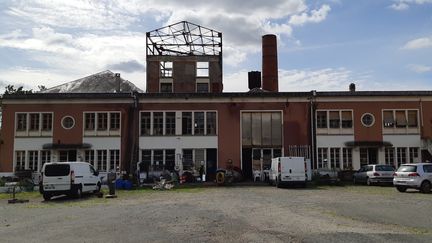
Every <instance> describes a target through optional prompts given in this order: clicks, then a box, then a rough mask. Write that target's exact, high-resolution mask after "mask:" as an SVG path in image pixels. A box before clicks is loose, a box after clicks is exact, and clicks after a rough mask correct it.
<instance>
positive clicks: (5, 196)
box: [0, 191, 42, 200]
mask: <svg viewBox="0 0 432 243" xmlns="http://www.w3.org/2000/svg"><path fill="white" fill-rule="evenodd" d="M11 198H12V194H11V193H0V200H2V199H6V200H7V199H11ZM15 198H18V199H28V200H31V199H36V198H42V195H41V194H40V193H39V192H38V191H33V192H18V193H16V194H15Z"/></svg>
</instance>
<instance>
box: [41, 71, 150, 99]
mask: <svg viewBox="0 0 432 243" xmlns="http://www.w3.org/2000/svg"><path fill="white" fill-rule="evenodd" d="M133 91H137V92H143V91H142V90H141V89H139V88H138V87H136V86H135V85H134V84H133V83H131V82H130V81H128V80H124V79H122V78H121V77H118V79H117V77H116V76H115V73H113V72H111V71H110V70H106V71H103V72H99V73H96V74H93V75H90V76H87V77H84V78H80V79H77V80H74V81H71V82H68V83H64V84H61V85H58V86H55V87H52V88H49V89H46V90H43V91H41V92H40V93H129V92H133Z"/></svg>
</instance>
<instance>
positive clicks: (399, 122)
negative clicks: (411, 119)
mask: <svg viewBox="0 0 432 243" xmlns="http://www.w3.org/2000/svg"><path fill="white" fill-rule="evenodd" d="M406 125H407V121H406V117H405V111H396V127H399V128H400V127H406Z"/></svg>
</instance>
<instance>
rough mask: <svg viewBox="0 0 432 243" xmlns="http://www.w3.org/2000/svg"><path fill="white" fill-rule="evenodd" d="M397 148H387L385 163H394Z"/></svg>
mask: <svg viewBox="0 0 432 243" xmlns="http://www.w3.org/2000/svg"><path fill="white" fill-rule="evenodd" d="M394 156H395V149H394V148H385V164H386V165H394V164H395V160H394V158H395V157H394Z"/></svg>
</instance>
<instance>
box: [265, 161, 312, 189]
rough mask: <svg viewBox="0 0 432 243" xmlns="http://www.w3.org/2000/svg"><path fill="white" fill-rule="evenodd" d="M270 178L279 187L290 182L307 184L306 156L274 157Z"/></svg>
mask: <svg viewBox="0 0 432 243" xmlns="http://www.w3.org/2000/svg"><path fill="white" fill-rule="evenodd" d="M269 179H270V183H271V184H275V185H276V186H277V187H281V186H282V185H289V184H299V185H301V186H306V181H307V176H306V162H305V159H304V157H279V158H274V159H272V164H271V169H270V174H269Z"/></svg>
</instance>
